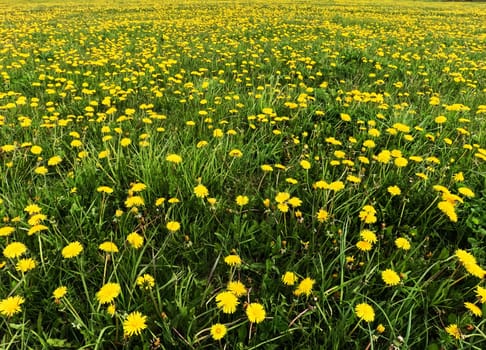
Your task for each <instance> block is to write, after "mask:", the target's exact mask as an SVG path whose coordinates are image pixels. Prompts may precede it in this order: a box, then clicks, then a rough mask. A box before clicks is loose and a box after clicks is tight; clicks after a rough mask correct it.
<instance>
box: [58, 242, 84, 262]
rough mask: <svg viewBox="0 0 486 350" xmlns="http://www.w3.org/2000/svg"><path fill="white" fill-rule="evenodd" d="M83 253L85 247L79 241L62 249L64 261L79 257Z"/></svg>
mask: <svg viewBox="0 0 486 350" xmlns="http://www.w3.org/2000/svg"><path fill="white" fill-rule="evenodd" d="M82 251H83V246H82V245H81V243H79V242H78V241H75V242H72V243H69V244H68V245H67V246H65V247H64V248H62V251H61V254H62V256H63V258H64V259H70V258H74V257H76V256H78V255H79V254H80V253H81V252H82Z"/></svg>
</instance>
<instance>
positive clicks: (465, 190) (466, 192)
mask: <svg viewBox="0 0 486 350" xmlns="http://www.w3.org/2000/svg"><path fill="white" fill-rule="evenodd" d="M457 191H458V192H459V193H460V194H462V195H463V196H466V197H469V198H473V197H474V196H475V194H474V192H473V191H472V190H471V189H470V188H468V187H459V188H458V189H457Z"/></svg>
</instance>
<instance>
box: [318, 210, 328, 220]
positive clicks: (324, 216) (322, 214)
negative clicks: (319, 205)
mask: <svg viewBox="0 0 486 350" xmlns="http://www.w3.org/2000/svg"><path fill="white" fill-rule="evenodd" d="M328 217H329V213H328V212H327V211H326V210H324V209H319V211H318V212H317V214H316V218H317V221H319V222H320V223H323V222H325V221H327V219H328Z"/></svg>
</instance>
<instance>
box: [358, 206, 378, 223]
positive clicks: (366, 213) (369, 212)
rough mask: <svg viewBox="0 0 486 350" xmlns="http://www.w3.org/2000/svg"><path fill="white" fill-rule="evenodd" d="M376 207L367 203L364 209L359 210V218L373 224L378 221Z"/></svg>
mask: <svg viewBox="0 0 486 350" xmlns="http://www.w3.org/2000/svg"><path fill="white" fill-rule="evenodd" d="M375 215H376V209H375V208H374V207H373V206H372V205H365V206H364V207H363V209H362V210H361V211H360V212H359V218H360V219H361V221H364V222H365V223H366V224H373V223H375V222H376V221H377V219H376V216H375Z"/></svg>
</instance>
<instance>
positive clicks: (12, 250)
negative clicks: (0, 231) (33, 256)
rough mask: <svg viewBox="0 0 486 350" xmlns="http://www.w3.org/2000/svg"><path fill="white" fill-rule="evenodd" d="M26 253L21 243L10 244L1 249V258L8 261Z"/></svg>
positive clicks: (25, 248) (24, 246)
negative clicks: (3, 257)
mask: <svg viewBox="0 0 486 350" xmlns="http://www.w3.org/2000/svg"><path fill="white" fill-rule="evenodd" d="M25 252H27V247H26V245H25V244H23V243H21V242H12V243H10V244H9V245H7V246H6V247H5V248H4V249H3V256H5V257H6V258H9V259H14V258H18V257H19V256H22V255H24V254H25Z"/></svg>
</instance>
